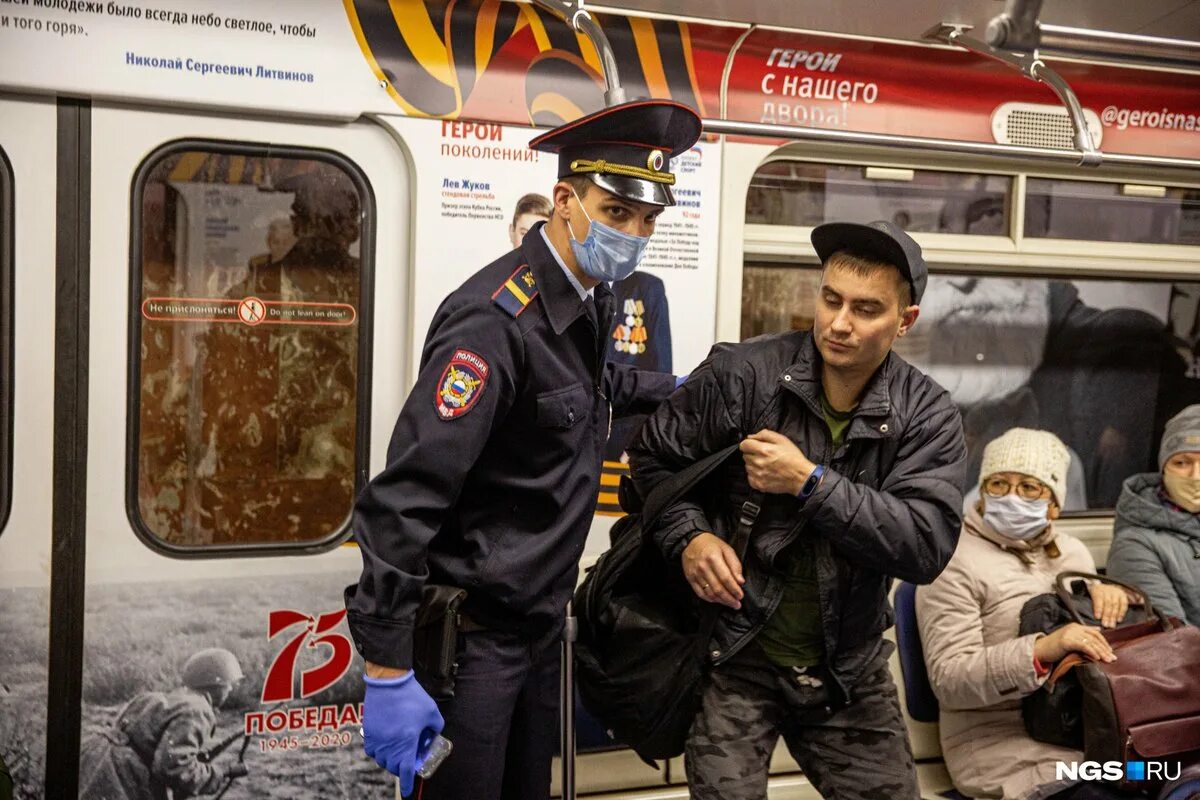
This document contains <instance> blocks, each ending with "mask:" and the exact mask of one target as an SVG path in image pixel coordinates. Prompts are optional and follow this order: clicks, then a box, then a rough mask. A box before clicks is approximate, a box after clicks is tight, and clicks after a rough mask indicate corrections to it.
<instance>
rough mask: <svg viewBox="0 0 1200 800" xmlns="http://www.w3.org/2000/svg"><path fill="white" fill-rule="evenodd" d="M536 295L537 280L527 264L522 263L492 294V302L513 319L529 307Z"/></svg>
mask: <svg viewBox="0 0 1200 800" xmlns="http://www.w3.org/2000/svg"><path fill="white" fill-rule="evenodd" d="M537 296H538V288H537V282H535V281H534V279H533V272H532V271H531V270H530V269H529V265H528V264H522V265H521V266H520V267H519V268H518V269H517V271H516V272H514V273H513V274H512V275H510V276H509V277H508V280H506V281H505V282H504V283H503V284H501V285H500V288H499V289H497V290H496V292H495V294H493V295H492V302H493V303H495V304H496V305H498V306H500V307H501V308H503V309H504V310H505V311H506V312H508V314H509V315H510V316H512V317H513V318H514V319H515V318H516V317H519V316H521V312H522V311H524V310H525V309H526V308H528V307H529V304H530V303H532V302H533V298H535V297H537Z"/></svg>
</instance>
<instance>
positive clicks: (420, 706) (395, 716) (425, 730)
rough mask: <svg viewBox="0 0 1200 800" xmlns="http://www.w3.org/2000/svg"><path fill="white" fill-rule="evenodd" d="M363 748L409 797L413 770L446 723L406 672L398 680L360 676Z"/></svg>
mask: <svg viewBox="0 0 1200 800" xmlns="http://www.w3.org/2000/svg"><path fill="white" fill-rule="evenodd" d="M363 681H364V682H365V683H366V684H367V695H366V697H365V698H363V716H362V727H363V749H364V750H366V751H367V755H369V756H370V757H371V758H373V759H375V761H376V762H377V763H378V764H379V766H381V767H383V768H384V769H386V770H387V771H388V772H390V773H392V774H393V775H395V776H396V777H397V778H399V779H400V793H401V794H403V795H404V796H405V797H407V796H408V795H410V794H412V790H413V779H414V775H415V774H416V771H417V769H418V768H419V767H420V766H421V764H422V763H423V762H424V761H425V758H426V756H428V755H429V745H430V743H431V742H432V741H433V737H435V736H437V735H438V734H439V733H441V732H442V728H443V727H444V726H445V724H446V722H445V720H443V719H442V713H441V712H440V711H438V707H437V703H435V702H434V701H433V698H432V697H430V696H429V694H428V693H427V692H426V691H425V690H424V689H422V688H421V684H419V683H417V681H416V678H415V677H413V673H412V671H411V670H410V671H409V672H408V674H407V675H405V676H403V677H400V678H371V677H368V676H363Z"/></svg>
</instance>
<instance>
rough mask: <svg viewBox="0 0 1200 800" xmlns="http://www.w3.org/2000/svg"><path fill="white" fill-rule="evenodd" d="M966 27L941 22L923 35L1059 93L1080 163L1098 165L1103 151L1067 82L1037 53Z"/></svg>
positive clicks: (1091, 165)
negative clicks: (1002, 46)
mask: <svg viewBox="0 0 1200 800" xmlns="http://www.w3.org/2000/svg"><path fill="white" fill-rule="evenodd" d="M967 30H968V29H967V28H964V27H962V26H958V25H950V24H947V23H942V24H941V25H937V26H935V27H934V28H933V29H932V30H930V31H929V32H928V33H926V34H925V37H926V38H927V39H934V40H937V41H942V42H946V43H947V44H952V45H956V46H958V47H961V48H963V49H964V50H969V51H970V52H972V53H976V54H978V55H981V56H987V57H988V58H993V59H995V60H997V61H1000V62H1002V63H1004V64H1008V65H1009V66H1010V67H1012V68H1014V69H1016V70H1017V71H1019V72H1020V73H1021V74H1022V75H1024V76H1025V77H1026V78H1029V79H1030V80H1032V81H1037V82H1038V83H1044V84H1046V86H1048V87H1050V89H1051V90H1052V91H1053V92H1054V93H1055V94H1056V95H1058V99H1059V101H1061V102H1062V104H1063V106H1064V107H1065V108H1066V110H1067V116H1068V117H1070V119H1071V130H1072V138H1073V139H1074V141H1075V148H1076V149H1077V150H1078V151H1079V164H1080V165H1081V166H1086V167H1096V166H1099V165H1100V163H1101V162H1102V161H1103V154H1102V153H1101V152H1100V151H1099V150H1097V149H1096V145H1095V143H1094V142H1093V141H1092V134H1091V133H1090V132H1089V131H1088V126H1087V119H1086V118H1085V117H1084V116H1083V106H1082V105H1080V103H1079V98H1078V97H1076V96H1075V92H1074V91H1073V90H1072V89H1071V86H1070V84H1068V83H1067V81H1066V80H1065V79H1064V78H1063V77H1062V76H1061V75H1059V74H1058V73H1057V72H1055V71H1054V70H1053V69H1051V68H1050V67H1049V66H1048V65H1047V64H1046V62H1044V61H1042V60H1041V59H1040V58H1038V57H1037V56H1036V55H1033V54H1028V53H1026V54H1020V53H1010V52H1007V51H1005V50H999V49H997V48H995V47H992V46H991V45H990V44H988V43H987V42H983V41H980V40H979V39H976V38H974V37H973V36H970V35H968V33H967Z"/></svg>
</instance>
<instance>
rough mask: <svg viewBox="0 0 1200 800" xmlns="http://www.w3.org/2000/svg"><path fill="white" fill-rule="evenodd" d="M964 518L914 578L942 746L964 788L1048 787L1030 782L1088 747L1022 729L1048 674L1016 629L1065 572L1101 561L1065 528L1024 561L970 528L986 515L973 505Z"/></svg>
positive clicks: (1030, 639)
mask: <svg viewBox="0 0 1200 800" xmlns="http://www.w3.org/2000/svg"><path fill="white" fill-rule="evenodd" d="M968 518H969V520H970V521H969V522H968V523H967V524H964V526H963V533H962V536H961V538H960V539H959V542H958V548H957V550H955V552H954V557H953V558H952V559H951V560H950V564H949V565H948V566H947V567H946V569H945V571H944V572H942V574H941V576H939V577H938V579H937V580H936V581H934V582H933V583H932V584H930V585H929V586H920V587H918V588H917V623H918V627H919V628H920V631H921V643H922V646H923V647H924V650H925V664H926V666H927V668H928V671H929V682H930V683H931V684H932V685H933V691H934V693H935V694H936V695H937V698H938V702H939V703H940V705H941V719H940V727H941V739H942V754H943V756H944V757H945V759H946V767H947V769H948V770H949V771H950V776H951V778H953V779H954V785H955V787H956V788H957V789H958V790H959V791H960V792H962V793H963V794H966V795H969V796H971V797H1003V798H1005V800H1008V799H1009V798H1029V797H1038V796H1043V792H1044V791H1045V789H1043V790H1042V791H1034V790H1035V789H1036V788H1037V787H1039V786H1042V785H1044V784H1053V783H1055V778H1054V764H1055V762H1056V761H1060V760H1061V761H1082V760H1083V755H1082V753H1080V752H1079V751H1076V750H1068V749H1065V748H1060V747H1055V746H1053V745H1046V744H1041V743H1040V742H1035V741H1034V740H1033V739H1031V738H1029V736H1028V735H1027V734H1026V733H1025V726H1024V725H1023V723H1022V722H1021V698H1022V697H1024V696H1025V695H1027V694H1030V693H1031V692H1033V691H1035V690H1036V689H1038V688H1039V687H1040V686H1041V685H1042V683H1043V682H1044V681H1045V678H1039V677H1038V676H1037V673H1036V672H1035V670H1034V667H1033V643H1034V640H1035V639H1036V638H1037V636H1036V635H1029V636H1022V637H1018V636H1017V630H1018V627H1019V623H1020V614H1021V607H1022V606H1023V605H1025V602H1026V601H1027V600H1029V598H1031V597H1033V596H1034V595H1038V594H1043V593H1045V592H1049V591H1051V590H1052V588H1051V587H1052V584H1053V580H1054V577H1055V576H1056V575H1057V574H1058V573H1059V572H1062V571H1064V570H1078V571H1080V572H1095V571H1096V570H1095V562H1094V561H1093V560H1092V556H1091V553H1089V552H1088V550H1087V548H1086V547H1085V546H1084V544H1083V543H1082V542H1080V541H1079V540H1078V539H1076V538H1074V537H1072V536H1067V535H1065V534H1059V535H1058V537H1057V539H1056V541H1057V544H1058V547H1059V549H1060V551H1061V555H1060V556H1059V557H1058V558H1055V559H1051V558H1050V557H1049V556H1047V555H1046V552H1045V551H1044V550H1042V549H1038V550H1035V551H1033V552H1031V553H1030V554H1029V555H1030V557H1031V560H1032V561H1033V563H1032V564H1026V563H1025V562H1024V561H1023V560H1022V559H1021V558H1020V557H1019V556H1018V555H1017V554H1015V553H1010V552H1005V551H1004V550H1002V549H1001V548H1000V547H998V546H997V545H995V544H993V543H992V542H989V541H987V540H986V539H984V538H982V537H980V536H978V535H977V534H975V533H973V532H972V531H971V524H970V523H971V522H973V523H974V524H976V525H982V524H983V522H982V520H980V519H979V514H978V512H975V511H974V510H973V509H972V510H971V511H970V512H969V513H968ZM1063 786H1064V784H1057V789H1056V791H1057V790H1061V788H1063ZM1048 788H1049V787H1046V789H1048Z"/></svg>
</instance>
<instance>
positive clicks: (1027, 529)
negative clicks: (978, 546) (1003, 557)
mask: <svg viewBox="0 0 1200 800" xmlns="http://www.w3.org/2000/svg"><path fill="white" fill-rule="evenodd" d="M1049 513H1050V501H1049V500H1026V499H1025V498H1024V497H1018V496H1017V493H1016V492H1011V493H1009V494H1006V495H1004V497H988V498H986V499H985V500H984V502H983V521H984V523H985V524H986V525H987V526H988V527H990V528H991V529H992V530H994V531H995V532H996V533H998V534H1000V535H1001V536H1007V537H1009V538H1010V539H1017V540H1018V541H1022V542H1023V541H1027V540H1029V539H1032V538H1033V537H1035V536H1037V535H1038V534H1039V533H1041V532H1042V531H1044V530H1046V526H1047V525H1049V524H1050V517H1049Z"/></svg>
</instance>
